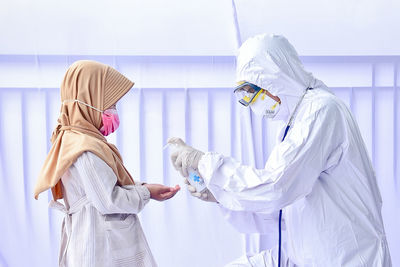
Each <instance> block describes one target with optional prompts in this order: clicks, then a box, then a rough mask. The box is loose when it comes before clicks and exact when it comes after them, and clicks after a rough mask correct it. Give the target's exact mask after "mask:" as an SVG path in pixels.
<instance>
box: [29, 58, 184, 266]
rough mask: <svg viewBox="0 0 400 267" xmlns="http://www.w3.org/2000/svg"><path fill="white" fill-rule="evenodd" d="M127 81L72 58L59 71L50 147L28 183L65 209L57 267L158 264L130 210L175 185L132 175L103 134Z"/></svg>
mask: <svg viewBox="0 0 400 267" xmlns="http://www.w3.org/2000/svg"><path fill="white" fill-rule="evenodd" d="M133 84H134V83H133V82H131V81H130V80H128V79H127V78H126V77H125V76H123V75H122V74H121V73H119V72H118V71H116V70H115V69H113V68H111V67H110V66H107V65H104V64H101V63H98V62H95V61H86V60H85V61H77V62H75V63H74V64H72V65H71V66H70V67H69V69H68V70H67V72H66V74H65V77H64V80H63V82H62V85H61V101H62V105H61V113H60V117H59V119H58V125H57V127H56V129H55V130H54V132H53V136H52V140H51V141H52V143H53V145H52V147H51V149H50V152H49V154H48V156H47V158H46V161H45V163H44V165H43V167H42V169H41V172H40V175H39V179H38V181H37V183H36V186H35V198H36V199H37V197H38V195H39V194H40V193H41V192H44V191H46V190H47V189H50V188H51V190H52V194H53V198H54V200H53V201H52V202H51V203H50V206H51V207H53V208H57V209H59V210H61V211H63V212H64V213H65V218H64V221H63V225H62V236H61V248H60V256H59V265H60V266H85V267H89V266H96V267H99V266H146V267H147V266H157V265H156V263H155V261H154V258H153V256H152V253H151V251H150V248H149V246H148V244H147V241H146V238H145V236H144V233H143V230H142V227H141V225H140V222H139V219H138V217H137V215H136V214H137V213H139V212H140V211H141V210H142V209H143V208H144V206H145V205H146V204H147V203H148V202H149V199H150V198H152V199H156V200H159V201H163V200H166V199H169V198H171V197H173V196H174V195H175V194H176V193H177V191H179V189H180V188H179V186H178V185H177V186H176V187H174V188H172V187H167V186H164V185H159V184H142V183H140V182H138V181H134V180H133V179H132V177H131V175H130V174H129V172H128V171H127V170H126V169H125V167H124V164H123V162H122V158H121V155H120V154H119V152H118V150H117V148H116V147H115V146H114V145H112V144H110V143H108V142H107V140H106V138H105V137H104V136H106V135H108V134H110V133H112V132H114V131H115V130H116V129H117V128H118V125H119V119H118V114H117V112H116V109H115V104H116V103H117V101H118V100H119V99H120V98H121V97H122V96H124V95H125V94H126V93H127V92H128V91H129V90H130V89H131V87H132V86H133ZM58 199H64V203H65V206H64V205H63V204H62V203H61V202H58V201H57V200H58Z"/></svg>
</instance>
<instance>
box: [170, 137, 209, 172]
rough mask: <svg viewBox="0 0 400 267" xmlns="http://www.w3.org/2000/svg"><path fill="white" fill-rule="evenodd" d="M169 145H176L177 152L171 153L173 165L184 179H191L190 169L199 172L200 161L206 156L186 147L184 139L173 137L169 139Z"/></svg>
mask: <svg viewBox="0 0 400 267" xmlns="http://www.w3.org/2000/svg"><path fill="white" fill-rule="evenodd" d="M167 143H168V144H171V145H176V146H177V149H176V151H174V152H172V153H171V161H172V165H174V167H175V169H176V170H177V171H179V172H180V173H181V175H182V176H183V177H189V168H192V169H194V170H197V168H198V165H199V161H200V159H201V157H202V156H203V155H204V153H203V152H201V151H200V150H197V149H194V148H193V147H191V146H188V145H186V143H185V142H183V140H182V139H180V138H178V137H172V138H170V139H168V142H167Z"/></svg>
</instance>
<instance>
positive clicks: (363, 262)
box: [169, 34, 391, 267]
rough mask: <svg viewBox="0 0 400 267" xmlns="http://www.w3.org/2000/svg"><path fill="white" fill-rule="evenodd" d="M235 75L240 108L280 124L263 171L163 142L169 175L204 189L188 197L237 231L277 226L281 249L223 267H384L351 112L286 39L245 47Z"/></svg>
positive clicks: (378, 222) (265, 38)
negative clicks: (210, 207)
mask: <svg viewBox="0 0 400 267" xmlns="http://www.w3.org/2000/svg"><path fill="white" fill-rule="evenodd" d="M236 75H237V77H236V78H237V82H238V84H239V86H238V87H237V88H236V89H235V94H236V95H237V96H238V100H239V102H240V103H241V104H242V105H244V106H248V107H250V108H251V109H252V111H253V112H254V113H256V114H260V115H263V116H264V117H268V118H273V119H277V120H283V121H284V122H285V123H286V125H285V127H284V128H283V129H282V130H281V131H280V134H279V135H280V136H279V139H280V142H279V143H277V144H276V146H275V147H274V149H273V150H272V152H271V154H270V156H269V158H268V160H267V162H266V163H265V168H264V169H256V168H254V167H252V166H246V165H243V164H242V163H240V162H238V161H237V160H235V159H233V158H231V157H227V156H224V155H222V154H220V153H216V152H207V153H203V152H201V151H199V150H197V149H195V148H192V147H190V146H188V145H186V144H185V143H184V142H183V141H182V140H181V139H179V138H172V139H170V140H169V142H170V143H176V144H180V146H179V149H178V150H176V151H175V152H174V153H173V154H171V159H172V162H173V165H174V166H175V168H176V169H177V170H179V171H180V172H181V174H182V175H184V176H185V177H188V169H194V170H197V171H198V173H199V174H200V176H201V177H202V178H203V179H204V182H205V184H206V186H207V189H206V190H205V191H203V192H201V193H200V192H196V189H195V188H194V187H193V186H190V185H188V189H189V191H191V193H192V195H193V196H196V197H198V198H200V199H202V200H205V201H212V202H217V203H218V204H219V205H220V206H221V207H222V208H223V210H224V212H225V213H226V214H227V217H228V218H229V219H230V221H231V222H232V223H234V224H236V227H238V228H239V230H240V228H241V229H242V231H243V232H246V230H248V229H253V230H254V231H258V232H259V233H261V234H266V233H268V231H276V230H275V229H277V227H278V226H277V225H279V228H281V224H282V226H283V222H284V225H285V228H286V231H285V232H284V233H285V238H284V239H285V240H286V242H285V244H283V245H282V242H281V237H279V242H276V243H277V244H276V247H274V248H272V249H270V250H265V251H262V252H261V253H259V254H256V255H253V256H246V257H244V258H242V260H238V261H236V262H234V263H231V264H230V265H229V266H324V267H329V266H348V267H355V266H384V267H387V266H391V259H390V254H389V249H388V245H387V241H386V237H385V231H384V226H383V222H382V215H381V207H382V200H381V196H380V192H379V189H378V185H377V181H376V177H375V174H374V170H373V167H372V164H371V160H370V158H369V156H368V153H367V150H366V147H365V144H364V142H363V140H362V137H361V134H360V131H359V128H358V126H357V123H356V121H355V119H354V118H353V116H352V114H351V112H350V110H349V109H348V107H347V106H346V105H345V104H344V103H343V102H342V101H341V100H340V99H339V98H337V97H336V96H335V95H334V94H333V93H332V92H331V91H330V90H329V89H328V88H327V86H326V85H325V84H324V83H323V82H321V81H320V80H318V79H316V78H314V77H313V75H312V74H311V73H309V72H307V71H306V70H305V69H304V67H303V65H302V63H301V61H300V59H299V57H298V54H297V52H296V51H295V49H294V48H293V46H292V45H291V44H290V43H289V42H288V41H287V39H286V38H285V37H283V36H279V35H266V34H264V35H257V36H255V37H253V38H250V39H248V40H247V41H246V42H245V43H244V44H243V45H242V46H241V48H240V49H239V54H238V57H237V73H236ZM268 214H270V215H271V216H270V217H269V218H273V217H277V220H271V219H269V220H267V219H265V216H266V215H268ZM267 217H268V216H267ZM271 222H276V223H275V224H274V227H276V228H274V229H273V230H271V228H270V227H269V226H268V225H266V224H268V223H271ZM279 233H281V229H280V230H279Z"/></svg>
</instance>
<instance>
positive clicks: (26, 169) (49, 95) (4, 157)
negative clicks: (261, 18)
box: [0, 55, 400, 267]
mask: <svg viewBox="0 0 400 267" xmlns="http://www.w3.org/2000/svg"><path fill="white" fill-rule="evenodd" d="M78 59H94V60H97V61H101V62H103V63H106V64H109V65H111V66H113V67H115V68H117V69H118V70H120V71H121V72H122V73H124V74H125V75H126V76H128V77H129V78H130V79H132V80H133V81H135V82H136V84H135V86H134V88H133V89H132V90H131V91H130V92H129V93H128V94H127V95H126V96H125V97H124V98H123V99H122V100H121V101H120V103H118V105H117V109H118V110H119V114H120V117H121V127H120V129H119V130H118V131H117V132H116V133H115V134H113V135H112V136H110V138H109V140H110V141H111V142H113V143H115V144H116V145H117V147H118V148H119V149H120V151H121V153H122V156H123V159H124V162H125V164H126V167H127V169H128V170H129V171H130V172H131V174H132V176H133V177H134V178H135V179H139V180H142V181H145V182H148V183H163V184H168V185H174V184H177V183H180V184H181V185H182V183H181V177H180V176H179V174H178V173H177V172H176V171H175V170H174V169H173V168H172V166H171V164H170V162H169V157H168V155H169V153H168V151H163V150H162V147H163V145H164V144H165V142H166V140H167V138H168V137H170V136H180V137H182V138H183V139H185V140H186V141H187V142H188V143H189V144H190V145H192V146H194V147H196V148H199V149H201V150H203V151H218V152H222V153H224V154H225V155H231V156H233V157H235V158H237V159H239V160H242V161H243V162H244V163H247V164H252V165H255V166H257V167H259V168H262V167H263V166H264V163H265V161H266V159H267V158H268V154H269V152H270V151H271V148H272V147H273V145H274V143H275V133H276V129H277V127H278V126H279V125H278V124H277V123H271V122H268V121H267V120H259V119H257V118H255V117H253V116H252V115H251V113H250V112H249V111H248V110H243V109H242V108H241V107H240V106H239V105H238V104H237V102H236V100H235V99H234V96H233V95H232V89H231V88H232V87H233V86H234V69H235V59H234V57H232V56H90V57H88V56H57V55H54V56H34V55H24V56H16V55H7V56H6V55H3V56H0V211H1V214H2V215H1V217H0V266H12V267H14V266H16V267H18V266H32V267H33V266H41V267H45V266H49V267H50V266H56V265H57V258H58V248H59V243H58V242H59V237H60V228H61V221H62V215H61V214H59V213H58V212H57V211H53V210H49V209H48V208H47V203H48V201H49V200H50V199H51V194H50V193H44V194H42V195H41V196H40V198H39V200H38V201H36V200H34V198H33V193H32V190H33V186H34V184H35V181H36V179H37V175H38V173H39V170H40V167H41V165H42V163H43V161H44V159H45V156H46V154H47V151H48V150H49V148H50V142H49V139H50V136H51V132H52V130H53V128H54V126H55V124H56V120H57V117H58V114H59V108H60V99H59V89H58V87H59V84H60V83H61V80H62V77H63V75H64V73H65V71H66V69H67V67H68V65H69V64H71V63H72V62H74V61H75V60H78ZM302 60H303V62H304V63H305V65H306V68H307V69H308V70H310V71H312V72H313V73H314V74H315V76H316V77H318V78H319V79H321V80H323V81H324V82H326V83H327V85H328V86H330V87H331V89H333V91H334V92H335V93H336V94H337V95H338V96H339V97H340V98H341V99H343V100H344V101H345V102H346V103H347V104H348V105H349V107H350V108H351V110H352V112H353V114H354V115H355V117H356V120H357V121H358V123H359V126H360V129H361V132H362V135H363V138H364V141H365V143H366V145H367V148H368V151H369V153H370V155H371V158H372V161H373V164H374V167H375V170H376V174H377V179H378V184H379V187H380V190H381V194H382V197H383V216H384V222H385V227H386V234H387V238H388V241H389V246H390V249H391V254H392V260H393V266H400V255H399V254H398V253H397V252H398V251H399V249H400V230H399V227H398V225H399V223H400V206H399V205H398V204H397V203H399V200H400V195H399V189H400V185H399V181H398V178H399V177H400V176H399V172H400V170H399V169H400V159H399V153H400V142H399V141H398V139H399V136H400V135H399V134H400V123H399V118H400V106H399V104H398V103H399V100H400V94H399V92H398V91H399V89H398V79H399V77H400V73H399V68H398V65H399V63H400V58H399V57H369V56H365V57H363V56H360V57H318V56H315V57H311V56H310V57H303V58H302ZM140 218H141V222H142V225H143V228H144V230H145V233H146V236H147V239H148V241H149V244H150V247H151V249H152V251H153V253H154V256H155V258H156V260H157V262H158V263H159V266H160V267H180V266H183V267H186V266H191V267H204V266H207V267H218V266H223V265H224V264H225V263H228V262H229V261H231V260H233V259H235V258H237V257H239V256H241V255H243V254H244V253H246V251H247V252H256V251H258V250H260V249H263V248H264V247H265V246H266V244H267V243H268V240H265V237H263V236H258V235H242V234H240V233H238V232H236V231H235V230H234V229H233V227H231V226H230V225H229V224H228V223H227V222H225V221H224V219H223V217H222V214H221V213H220V211H219V208H218V207H217V206H216V205H214V204H210V203H204V202H201V201H199V200H197V199H194V198H192V197H191V196H190V195H189V194H188V193H187V192H186V189H185V188H184V187H183V188H182V191H181V192H179V193H178V195H177V196H176V197H175V198H173V199H171V200H170V201H167V202H156V201H151V202H150V203H149V204H148V205H147V206H146V207H145V209H144V211H143V212H142V213H141V214H140ZM277 230H278V229H277ZM277 233H278V232H276V234H277Z"/></svg>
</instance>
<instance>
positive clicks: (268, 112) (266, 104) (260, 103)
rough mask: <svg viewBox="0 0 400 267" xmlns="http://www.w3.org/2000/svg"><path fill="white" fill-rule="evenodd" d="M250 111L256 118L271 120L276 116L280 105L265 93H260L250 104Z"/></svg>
mask: <svg viewBox="0 0 400 267" xmlns="http://www.w3.org/2000/svg"><path fill="white" fill-rule="evenodd" d="M250 108H251V110H252V111H253V112H254V113H255V114H256V115H257V116H264V117H266V118H270V119H273V118H274V117H275V116H276V114H278V111H279V108H280V104H279V102H277V101H275V100H274V99H272V98H271V97H269V96H267V94H265V93H261V94H260V95H259V96H258V97H257V99H255V100H254V101H253V102H252V103H251V104H250Z"/></svg>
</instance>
